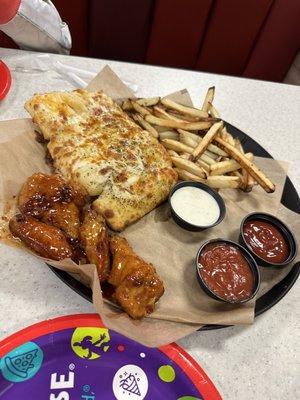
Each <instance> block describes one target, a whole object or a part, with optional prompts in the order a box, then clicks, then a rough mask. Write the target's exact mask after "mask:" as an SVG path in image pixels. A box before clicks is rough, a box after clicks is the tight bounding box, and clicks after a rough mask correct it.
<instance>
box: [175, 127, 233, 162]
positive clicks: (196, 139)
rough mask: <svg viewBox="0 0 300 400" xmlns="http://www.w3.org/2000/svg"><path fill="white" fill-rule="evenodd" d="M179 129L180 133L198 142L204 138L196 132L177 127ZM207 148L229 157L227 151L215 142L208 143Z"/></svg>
mask: <svg viewBox="0 0 300 400" xmlns="http://www.w3.org/2000/svg"><path fill="white" fill-rule="evenodd" d="M177 130H178V132H179V133H180V134H182V135H185V136H188V137H190V138H191V139H193V140H195V141H196V142H197V143H199V142H201V140H202V138H201V137H200V136H199V135H196V134H195V133H192V132H189V131H185V130H184V129H177ZM207 149H208V150H209V151H211V152H212V153H214V154H217V155H219V156H222V157H227V153H225V151H223V150H222V149H220V148H219V147H218V146H216V145H215V144H212V143H210V144H209V145H208V147H207Z"/></svg>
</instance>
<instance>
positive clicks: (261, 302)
mask: <svg viewBox="0 0 300 400" xmlns="http://www.w3.org/2000/svg"><path fill="white" fill-rule="evenodd" d="M226 127H227V130H228V131H229V132H230V133H231V134H232V135H233V137H238V138H239V139H240V141H241V143H242V145H243V147H244V149H245V151H246V152H252V153H253V154H254V155H255V156H258V157H266V158H273V157H272V156H271V155H270V154H269V153H268V152H267V151H266V150H265V149H264V148H263V147H261V146H260V145H259V144H258V143H257V142H256V141H255V140H253V139H251V138H250V137H249V136H248V135H246V133H244V132H242V131H240V130H239V129H238V128H236V127H235V126H233V125H231V124H229V123H226ZM281 203H282V204H283V205H284V206H285V207H287V208H289V209H290V210H292V211H294V212H296V213H298V214H300V199H299V195H298V193H297V191H296V189H295V187H294V185H293V184H292V182H291V180H290V178H289V177H287V178H286V181H285V185H284V189H283V194H282V198H281ZM49 267H50V268H51V269H52V271H53V272H54V273H55V274H56V275H57V276H58V277H59V278H60V279H61V280H62V281H63V282H64V283H66V284H67V285H68V286H70V287H71V288H72V289H73V290H74V291H75V292H77V293H78V294H80V295H81V296H82V297H84V298H85V299H87V300H88V301H90V302H91V301H92V291H91V289H90V288H88V287H86V286H85V285H83V284H82V283H80V282H78V281H77V280H76V279H75V278H73V277H72V276H71V275H69V274H68V273H67V272H64V271H61V270H59V269H56V268H53V267H51V266H49ZM299 274H300V262H298V263H295V264H294V266H293V268H292V269H291V270H290V272H289V273H288V274H287V275H286V276H285V278H283V279H282V280H281V281H280V282H279V283H277V285H275V286H273V288H272V289H270V290H269V291H268V292H267V293H265V294H264V295H263V296H261V297H260V298H258V299H257V300H256V305H255V317H257V316H258V315H261V314H263V313H264V312H266V311H267V310H269V309H270V308H271V307H273V306H274V305H275V304H276V303H278V302H279V301H280V300H281V299H282V298H283V297H284V296H285V295H286V294H287V293H288V291H289V290H290V289H291V287H292V286H293V285H294V283H295V282H296V280H297V278H298V276H299ZM225 327H226V326H225V325H205V326H203V327H202V328H201V330H211V329H220V328H225Z"/></svg>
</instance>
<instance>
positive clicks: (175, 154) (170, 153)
mask: <svg viewBox="0 0 300 400" xmlns="http://www.w3.org/2000/svg"><path fill="white" fill-rule="evenodd" d="M167 153H168V154H169V156H171V157H179V154H178V153H176V151H174V150H167Z"/></svg>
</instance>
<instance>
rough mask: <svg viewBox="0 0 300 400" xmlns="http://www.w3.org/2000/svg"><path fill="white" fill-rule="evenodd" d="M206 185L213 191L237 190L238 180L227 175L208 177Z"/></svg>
mask: <svg viewBox="0 0 300 400" xmlns="http://www.w3.org/2000/svg"><path fill="white" fill-rule="evenodd" d="M207 184H208V185H209V186H210V187H212V188H215V189H237V188H238V187H239V184H240V178H238V177H237V176H227V175H217V176H208V177H207Z"/></svg>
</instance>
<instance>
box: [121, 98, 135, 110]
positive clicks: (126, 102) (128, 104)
mask: <svg viewBox="0 0 300 400" xmlns="http://www.w3.org/2000/svg"><path fill="white" fill-rule="evenodd" d="M121 107H122V110H124V111H130V110H133V107H132V104H131V101H130V99H127V100H124V101H123V103H122V106H121Z"/></svg>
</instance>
